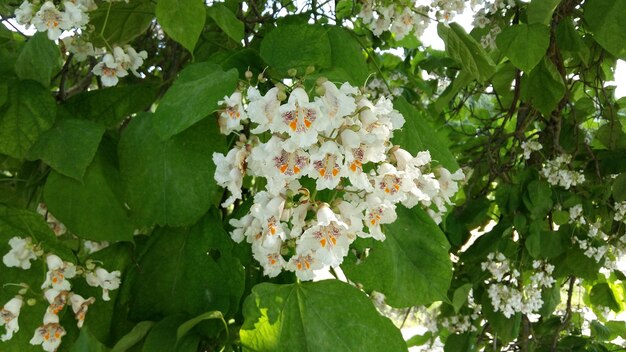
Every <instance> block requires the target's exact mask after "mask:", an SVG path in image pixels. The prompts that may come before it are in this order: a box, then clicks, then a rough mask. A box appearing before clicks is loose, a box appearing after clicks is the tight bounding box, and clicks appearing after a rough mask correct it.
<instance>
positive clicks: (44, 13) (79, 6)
mask: <svg viewBox="0 0 626 352" xmlns="http://www.w3.org/2000/svg"><path fill="white" fill-rule="evenodd" d="M62 7H63V11H61V10H60V7H57V6H56V5H55V4H54V3H53V2H52V1H46V2H45V3H43V4H41V5H40V4H39V1H33V2H29V1H28V0H25V1H24V2H23V3H22V5H20V7H19V8H17V9H16V10H15V19H16V20H17V23H19V24H22V25H25V26H27V27H29V26H30V25H33V26H35V28H36V29H37V31H38V32H48V38H49V39H50V40H57V39H59V37H60V36H61V34H62V33H63V31H69V30H74V29H82V28H85V26H86V25H87V23H89V15H88V12H91V11H93V10H95V9H97V8H98V7H97V6H96V4H95V3H94V1H93V0H74V1H71V0H66V1H64V2H63V6H62Z"/></svg>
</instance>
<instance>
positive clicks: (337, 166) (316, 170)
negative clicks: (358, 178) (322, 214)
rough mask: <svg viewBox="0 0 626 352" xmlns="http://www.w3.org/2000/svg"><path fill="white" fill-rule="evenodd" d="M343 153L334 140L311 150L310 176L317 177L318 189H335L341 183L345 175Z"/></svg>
mask: <svg viewBox="0 0 626 352" xmlns="http://www.w3.org/2000/svg"><path fill="white" fill-rule="evenodd" d="M342 154H343V153H342V151H340V150H339V146H338V145H337V143H335V142H333V141H326V142H324V143H323V144H322V146H321V147H319V148H315V149H313V150H312V151H311V167H310V169H309V176H310V177H312V178H315V179H316V186H317V189H318V190H321V189H335V188H336V187H337V185H339V182H340V181H341V176H344V175H345V171H343V169H344V168H343V167H342V166H343V155H342Z"/></svg>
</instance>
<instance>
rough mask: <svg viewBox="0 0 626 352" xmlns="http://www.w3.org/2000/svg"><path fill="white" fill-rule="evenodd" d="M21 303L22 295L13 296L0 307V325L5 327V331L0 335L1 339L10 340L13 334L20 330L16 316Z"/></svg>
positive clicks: (18, 314) (18, 313)
mask: <svg viewBox="0 0 626 352" xmlns="http://www.w3.org/2000/svg"><path fill="white" fill-rule="evenodd" d="M23 304H24V301H23V300H22V297H21V296H15V297H13V298H11V299H10V300H9V301H8V302H7V303H6V304H5V305H4V306H3V307H2V309H0V326H4V327H5V329H6V332H5V333H4V334H2V336H0V340H1V341H8V340H10V339H11V338H12V337H13V334H14V333H16V332H18V331H19V330H20V326H19V325H18V317H19V316H20V310H21V309H22V305H23Z"/></svg>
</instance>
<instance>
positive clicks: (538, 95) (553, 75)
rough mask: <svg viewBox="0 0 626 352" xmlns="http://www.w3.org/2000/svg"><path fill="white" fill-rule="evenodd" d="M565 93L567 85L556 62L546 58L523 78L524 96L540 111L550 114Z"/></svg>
mask: <svg viewBox="0 0 626 352" xmlns="http://www.w3.org/2000/svg"><path fill="white" fill-rule="evenodd" d="M564 94H565V85H564V84H563V79H562V78H561V75H559V72H558V71H557V69H556V67H555V66H554V64H553V63H552V62H551V61H550V60H549V59H547V58H544V59H543V60H542V61H541V63H540V64H539V65H537V66H536V67H535V68H534V69H533V70H532V71H531V72H530V73H526V74H524V77H523V79H522V96H523V97H524V99H525V100H526V101H528V102H529V103H531V104H532V105H533V106H534V107H535V108H537V110H539V112H541V113H542V114H544V115H546V116H549V115H550V113H551V112H552V111H553V110H554V109H556V107H557V105H558V103H559V102H560V101H561V98H563V95H564Z"/></svg>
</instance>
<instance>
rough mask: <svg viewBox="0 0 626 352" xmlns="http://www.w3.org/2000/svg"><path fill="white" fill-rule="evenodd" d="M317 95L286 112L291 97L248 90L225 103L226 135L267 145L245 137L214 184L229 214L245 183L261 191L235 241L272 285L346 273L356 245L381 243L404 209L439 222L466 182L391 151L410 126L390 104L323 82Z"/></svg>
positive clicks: (302, 97)
mask: <svg viewBox="0 0 626 352" xmlns="http://www.w3.org/2000/svg"><path fill="white" fill-rule="evenodd" d="M316 92H317V96H316V97H314V99H313V100H312V101H311V99H310V98H309V96H308V94H307V93H306V91H305V90H304V89H303V88H300V87H296V88H294V89H293V90H292V91H291V92H290V94H289V99H288V100H287V101H286V102H281V100H280V99H279V98H280V97H281V96H283V97H284V98H286V93H285V92H284V91H283V90H281V89H279V88H277V87H274V88H272V89H270V90H268V91H267V92H266V93H265V95H261V93H260V92H259V90H258V89H257V88H255V87H250V88H249V89H248V90H247V92H246V94H245V97H244V95H243V94H242V93H241V92H235V93H233V94H232V95H231V96H230V97H225V98H224V101H223V102H222V103H223V104H224V105H225V107H224V109H223V110H222V111H221V112H220V116H219V121H220V126H221V127H222V131H223V132H224V133H230V132H233V131H241V130H243V129H244V124H245V125H247V128H246V130H250V131H251V132H252V133H253V134H261V133H265V138H264V139H265V142H262V141H261V140H262V138H261V137H263V136H254V135H253V136H251V137H249V138H247V137H245V136H244V135H243V134H242V135H240V141H239V143H237V144H236V145H235V147H234V148H233V149H231V150H230V151H229V152H228V153H227V154H226V155H223V154H219V153H215V154H214V155H213V161H214V162H215V164H216V165H217V169H216V172H215V180H216V181H217V183H218V184H219V185H221V186H223V187H226V188H227V189H228V190H229V191H230V194H231V196H230V197H229V198H228V199H227V200H226V201H225V202H224V203H223V204H222V206H224V207H228V206H230V205H231V204H233V203H234V202H235V201H236V200H237V199H241V198H242V191H241V187H242V184H243V179H244V177H245V176H252V177H254V178H255V180H256V181H255V184H260V185H264V189H262V190H259V191H258V192H257V193H256V194H254V202H253V204H252V206H251V208H250V211H249V213H248V214H246V215H245V216H243V217H242V218H240V219H234V220H231V225H233V227H234V228H235V229H234V230H233V231H232V233H231V236H232V238H233V240H235V241H237V242H240V241H243V240H244V239H246V240H247V241H248V242H250V243H251V244H252V249H253V254H254V257H255V258H256V259H257V260H258V261H259V262H260V263H261V265H262V266H263V268H264V273H265V274H266V275H268V276H271V277H273V276H276V275H278V274H279V273H280V272H281V271H282V270H283V269H287V270H290V271H294V272H296V274H297V276H298V277H299V278H300V279H302V280H310V279H312V278H313V271H314V270H316V269H321V268H323V267H326V266H333V267H335V266H338V265H339V264H341V262H342V261H343V258H344V257H345V256H346V255H347V253H348V249H349V246H350V244H351V243H352V242H353V241H354V240H355V239H356V238H357V237H373V238H375V239H377V240H384V239H385V235H384V234H383V232H382V228H381V225H383V224H390V223H392V222H393V221H395V220H396V205H397V204H398V203H401V204H403V205H404V206H407V207H413V206H416V205H418V204H419V205H421V206H422V207H424V208H425V209H427V211H428V213H429V214H430V215H431V216H432V217H433V218H434V219H435V220H436V221H441V216H442V213H443V212H445V211H446V210H447V208H446V207H447V205H449V204H452V202H451V200H450V198H451V197H452V196H454V194H455V193H456V192H457V190H458V185H457V181H459V180H461V179H463V178H464V175H463V173H462V171H460V170H459V171H457V172H455V173H454V174H452V173H450V172H449V171H448V170H446V169H445V168H437V169H433V168H431V165H430V162H431V158H430V154H429V153H428V152H427V151H425V152H420V153H418V154H417V156H415V157H414V156H413V155H411V154H410V153H409V152H407V151H405V150H403V149H400V148H398V147H397V146H393V145H392V144H391V143H390V138H391V137H392V135H393V131H394V130H397V129H399V128H401V127H402V125H403V124H404V117H403V116H402V115H401V114H400V113H398V112H397V111H396V110H394V109H393V106H392V104H391V101H389V100H388V99H386V98H381V99H379V100H378V101H377V102H375V103H374V102H372V101H370V100H369V99H367V98H366V97H365V96H363V95H362V94H361V93H360V92H359V90H358V89H357V88H354V87H352V86H350V85H349V84H347V83H345V84H343V85H342V86H341V87H340V88H338V87H337V86H335V85H334V84H333V83H331V82H328V81H324V80H320V81H319V82H318V87H317V89H316ZM283 100H284V99H283ZM268 132H269V133H268ZM269 134H271V136H269Z"/></svg>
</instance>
